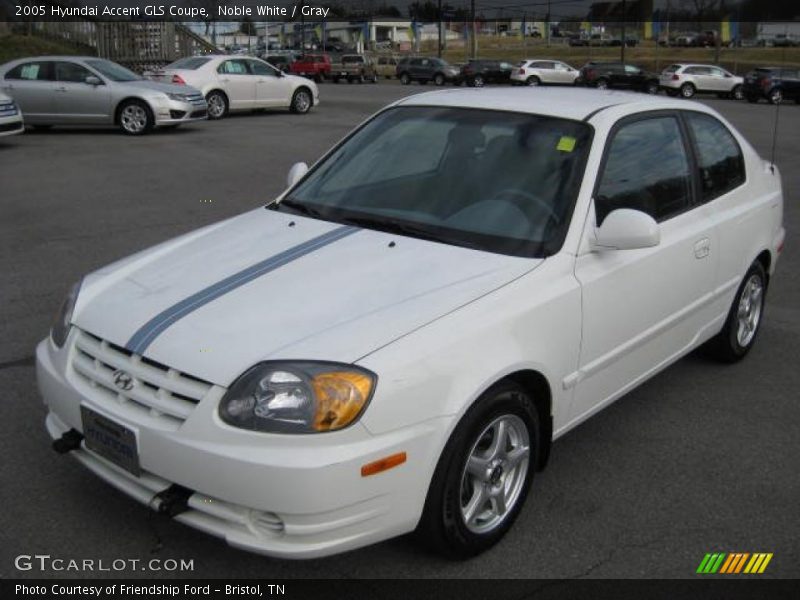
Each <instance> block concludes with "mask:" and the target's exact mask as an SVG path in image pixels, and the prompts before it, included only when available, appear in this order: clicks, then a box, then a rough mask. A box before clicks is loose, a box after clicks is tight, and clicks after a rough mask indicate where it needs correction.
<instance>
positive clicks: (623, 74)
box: [575, 61, 658, 94]
mask: <svg viewBox="0 0 800 600" xmlns="http://www.w3.org/2000/svg"><path fill="white" fill-rule="evenodd" d="M575 83H576V84H578V85H588V86H591V87H596V88H598V89H601V90H604V89H606V88H619V89H629V90H638V91H640V92H647V93H648V94H657V93H658V75H657V74H656V73H651V72H650V71H646V70H645V69H643V68H641V67H637V66H636V65H628V64H623V63H621V62H596V61H590V62H588V63H586V64H585V65H584V66H583V68H582V69H581V72H580V75H579V76H578V79H577V80H576V81H575Z"/></svg>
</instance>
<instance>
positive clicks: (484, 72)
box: [455, 58, 514, 87]
mask: <svg viewBox="0 0 800 600" xmlns="http://www.w3.org/2000/svg"><path fill="white" fill-rule="evenodd" d="M513 70H514V65H512V64H511V63H507V62H505V61H501V60H486V59H478V58H474V59H471V60H470V61H468V62H467V64H465V65H464V66H463V67H461V77H460V79H457V80H456V81H455V83H457V84H461V83H462V82H464V83H466V84H467V85H469V86H475V87H483V85H484V84H486V83H508V82H509V81H511V72H512V71H513Z"/></svg>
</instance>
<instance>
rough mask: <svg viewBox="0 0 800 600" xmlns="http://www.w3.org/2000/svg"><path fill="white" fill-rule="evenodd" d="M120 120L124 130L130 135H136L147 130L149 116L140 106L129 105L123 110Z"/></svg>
mask: <svg viewBox="0 0 800 600" xmlns="http://www.w3.org/2000/svg"><path fill="white" fill-rule="evenodd" d="M119 118H120V123H121V124H122V128H123V129H124V130H125V131H127V132H128V133H132V134H134V135H136V134H139V133H142V132H143V131H144V130H145V129H147V124H148V118H149V116H148V114H147V111H146V110H145V109H144V108H143V107H142V106H139V105H138V104H129V105H128V106H126V107H125V108H123V109H122V113H121V114H120V117H119Z"/></svg>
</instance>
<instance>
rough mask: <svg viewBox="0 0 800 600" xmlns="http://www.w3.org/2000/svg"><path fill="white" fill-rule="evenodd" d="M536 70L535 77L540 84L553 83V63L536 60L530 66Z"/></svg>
mask: <svg viewBox="0 0 800 600" xmlns="http://www.w3.org/2000/svg"><path fill="white" fill-rule="evenodd" d="M531 67H532V68H534V69H536V75H537V76H538V77H539V81H541V82H542V83H555V80H554V71H553V63H552V62H550V61H547V60H538V61H536V62H535V63H533V64H532V65H531Z"/></svg>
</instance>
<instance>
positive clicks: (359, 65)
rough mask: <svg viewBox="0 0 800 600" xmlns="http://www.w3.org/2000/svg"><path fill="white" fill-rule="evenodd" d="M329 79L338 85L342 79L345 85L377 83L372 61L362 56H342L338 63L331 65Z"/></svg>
mask: <svg viewBox="0 0 800 600" xmlns="http://www.w3.org/2000/svg"><path fill="white" fill-rule="evenodd" d="M331 79H333V83H339V80H340V79H344V80H346V81H347V83H353V82H356V81H357V82H358V83H364V82H365V81H369V82H372V83H378V75H377V72H376V71H375V64H374V63H373V61H372V59H371V58H370V57H368V56H365V55H363V54H344V55H342V58H341V60H340V61H339V62H337V63H334V64H333V65H331Z"/></svg>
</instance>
